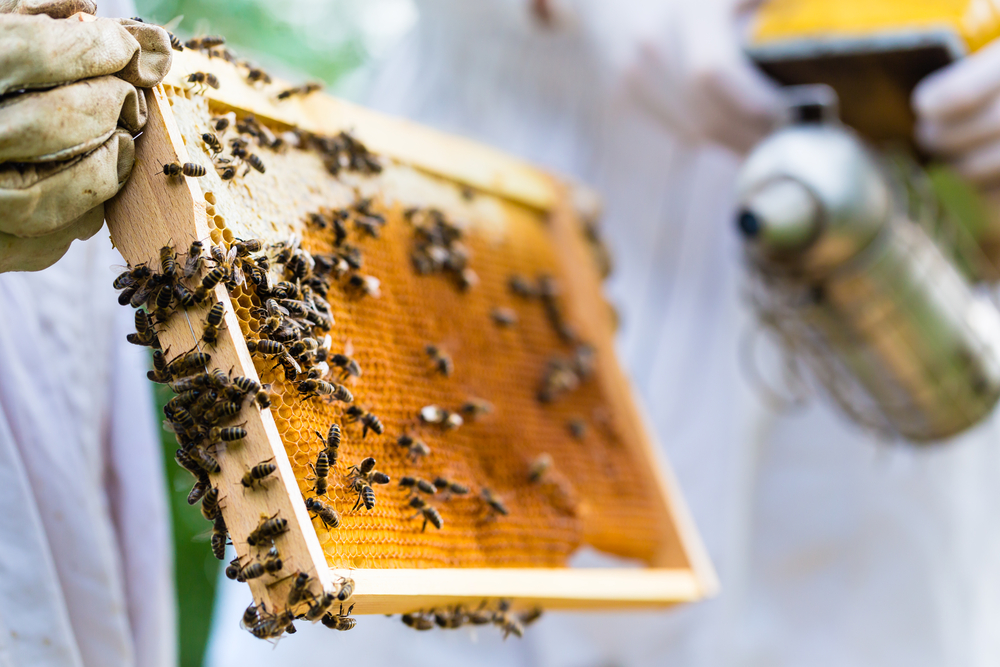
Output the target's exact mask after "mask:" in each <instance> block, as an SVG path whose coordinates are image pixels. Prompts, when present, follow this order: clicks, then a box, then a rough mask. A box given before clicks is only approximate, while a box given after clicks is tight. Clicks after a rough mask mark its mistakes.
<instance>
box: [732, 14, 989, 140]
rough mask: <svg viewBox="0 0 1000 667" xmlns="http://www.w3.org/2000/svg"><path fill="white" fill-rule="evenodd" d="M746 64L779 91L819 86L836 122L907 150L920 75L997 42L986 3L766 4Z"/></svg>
mask: <svg viewBox="0 0 1000 667" xmlns="http://www.w3.org/2000/svg"><path fill="white" fill-rule="evenodd" d="M749 34H750V37H749V44H748V52H749V55H750V57H751V58H752V59H753V60H754V61H755V62H756V63H757V65H758V66H759V67H760V68H761V69H762V70H763V71H764V73H765V74H767V75H768V76H770V77H771V78H773V79H774V80H775V81H778V82H779V83H782V84H785V85H800V84H818V83H822V84H826V85H829V86H831V87H832V88H833V89H834V90H835V91H836V92H837V96H838V98H839V100H840V116H841V119H842V120H843V121H844V122H845V123H846V124H847V125H850V126H851V127H853V128H854V129H856V130H857V131H859V132H860V133H861V134H862V135H864V136H865V137H866V138H867V139H869V140H870V141H872V142H874V143H876V144H896V145H898V144H911V145H912V137H913V122H914V118H913V112H912V110H911V108H910V94H911V93H912V91H913V88H914V87H915V86H916V85H917V84H918V83H919V82H920V80H921V79H923V78H924V77H925V76H927V75H928V74H930V73H931V72H934V71H935V70H938V69H940V68H942V67H946V66H947V65H948V64H950V63H952V62H954V61H955V60H958V59H959V58H962V57H963V56H965V55H966V54H968V53H970V52H973V51H975V50H976V49H979V48H981V47H982V46H984V45H985V44H987V43H989V42H990V41H992V40H993V39H995V38H996V37H998V36H1000V6H997V5H995V4H994V3H993V2H992V1H991V0H923V1H919V2H918V1H914V2H907V1H904V0H840V1H839V2H832V1H831V0H770V1H766V2H765V3H764V4H763V5H762V6H761V7H760V8H759V9H758V11H757V13H756V14H755V15H754V17H753V20H752V23H751V26H750V32H749Z"/></svg>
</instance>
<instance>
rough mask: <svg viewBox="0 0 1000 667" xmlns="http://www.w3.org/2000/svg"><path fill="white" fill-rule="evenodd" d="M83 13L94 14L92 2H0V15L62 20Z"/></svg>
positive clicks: (43, 0) (21, 0)
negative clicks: (34, 15) (43, 16)
mask: <svg viewBox="0 0 1000 667" xmlns="http://www.w3.org/2000/svg"><path fill="white" fill-rule="evenodd" d="M80 12H83V13H84V14H94V13H95V12H97V3H96V2H94V0H0V14H45V15H46V16H51V17H52V18H54V19H64V18H68V17H70V16H72V15H73V14H78V13H80Z"/></svg>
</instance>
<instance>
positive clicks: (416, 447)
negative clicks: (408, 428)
mask: <svg viewBox="0 0 1000 667" xmlns="http://www.w3.org/2000/svg"><path fill="white" fill-rule="evenodd" d="M396 444H397V445H399V446H400V447H405V448H406V449H407V453H408V454H409V455H410V458H411V459H412V460H413V461H414V462H417V461H419V460H420V458H421V457H424V456H430V453H431V448H430V447H428V446H427V445H426V444H425V443H424V441H423V440H418V439H417V438H414V437H413V436H412V435H410V434H408V433H404V434H403V435H401V436H399V437H398V438H396Z"/></svg>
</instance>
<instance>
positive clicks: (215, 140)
mask: <svg viewBox="0 0 1000 667" xmlns="http://www.w3.org/2000/svg"><path fill="white" fill-rule="evenodd" d="M201 140H202V141H204V142H205V145H206V146H208V148H209V150H211V151H212V153H214V154H216V155H218V154H219V153H221V152H222V151H223V150H225V148H224V147H223V145H222V142H221V141H219V137H217V136H215V135H214V134H213V133H211V132H205V133H203V134H202V135H201Z"/></svg>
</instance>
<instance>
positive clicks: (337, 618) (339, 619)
mask: <svg viewBox="0 0 1000 667" xmlns="http://www.w3.org/2000/svg"><path fill="white" fill-rule="evenodd" d="M352 611H354V605H353V604H352V605H351V606H350V607H348V609H347V613H346V614H345V613H344V605H340V613H339V614H326V615H325V616H323V619H322V621H321V622H322V623H323V625H325V626H326V627H328V628H330V629H331V630H340V631H341V632H346V631H347V630H352V629H353V628H354V626H355V624H356V623H357V621H356V620H355V619H353V618H351V612H352Z"/></svg>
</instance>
